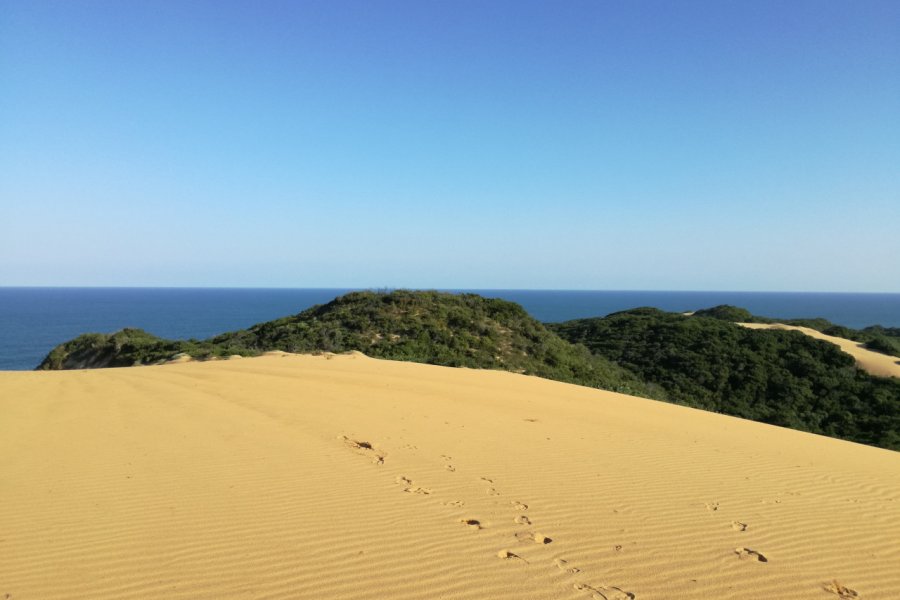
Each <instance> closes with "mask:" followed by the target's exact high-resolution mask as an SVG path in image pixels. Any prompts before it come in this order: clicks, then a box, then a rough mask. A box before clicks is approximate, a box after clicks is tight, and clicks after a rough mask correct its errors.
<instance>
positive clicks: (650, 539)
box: [0, 333, 900, 600]
mask: <svg viewBox="0 0 900 600" xmlns="http://www.w3.org/2000/svg"><path fill="white" fill-rule="evenodd" d="M793 335H801V334H797V333H795V334H793ZM0 414H2V415H3V418H2V419H0V473H2V474H3V485H2V486H0V523H2V524H3V531H2V543H3V544H4V548H5V549H6V550H8V551H7V552H5V553H4V556H3V560H2V568H0V572H2V577H0V598H10V599H11V600H17V599H20V598H22V599H28V598H33V599H41V600H143V599H147V598H166V599H170V600H189V599H190V600H205V599H210V600H212V599H217V600H218V599H222V598H267V599H271V600H289V599H296V598H323V599H329V600H351V599H352V600H382V599H384V598H391V599H392V600H421V599H422V598H447V599H450V598H452V599H454V600H485V599H488V598H490V599H492V600H495V599H496V600H523V599H526V600H591V599H592V598H595V599H598V600H601V599H605V600H672V599H682V598H684V599H692V598H722V599H725V598H727V599H730V600H751V599H752V600H757V599H759V598H810V599H812V600H816V599H820V600H841V599H843V600H850V599H853V598H857V599H862V600H875V599H888V598H900V571H898V569H897V562H898V558H900V548H898V544H897V540H898V539H900V519H898V517H897V509H898V502H900V453H897V452H891V451H887V450H882V449H879V448H872V447H870V446H863V445H860V444H852V443H848V442H845V441H841V440H836V439H831V438H826V437H822V436H816V435H810V434H808V433H803V432H799V431H793V430H790V429H784V428H781V427H772V426H770V425H765V424H761V423H754V422H752V421H747V420H743V419H735V418H732V417H728V416H724V415H720V414H715V413H712V412H707V411H700V410H694V409H690V408H686V407H683V406H678V405H674V404H670V403H664V402H655V401H652V400H646V399H642V398H635V397H633V396H626V395H623V394H617V393H613V392H607V391H602V390H596V389H591V388H587V387H583V386H576V385H568V384H563V383H558V382H555V381H549V380H546V379H540V378H537V377H525V376H523V375H517V374H514V373H507V372H502V371H496V370H484V369H481V370H476V369H453V368H446V367H438V366H432V365H423V364H415V363H411V362H399V361H386V360H377V359H372V358H367V357H365V356H363V355H360V354H348V355H322V356H310V355H293V354H287V355H281V356H277V355H273V356H264V357H260V358H247V359H243V360H228V361H225V360H220V361H207V362H196V361H195V362H189V363H185V364H173V365H166V366H150V367H142V368H134V369H96V370H88V371H80V372H74V371H69V372H65V371H63V372H2V373H0Z"/></svg>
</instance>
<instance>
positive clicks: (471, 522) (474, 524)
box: [459, 519, 482, 530]
mask: <svg viewBox="0 0 900 600" xmlns="http://www.w3.org/2000/svg"><path fill="white" fill-rule="evenodd" d="M459 522H460V523H462V524H463V525H465V526H466V527H468V528H469V529H475V530H478V529H481V527H482V526H481V521H479V520H478V519H460V520H459Z"/></svg>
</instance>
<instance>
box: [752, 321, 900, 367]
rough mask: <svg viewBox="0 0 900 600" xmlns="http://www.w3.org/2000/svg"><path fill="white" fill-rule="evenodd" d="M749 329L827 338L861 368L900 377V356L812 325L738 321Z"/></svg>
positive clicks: (821, 338) (820, 338) (827, 340)
mask: <svg viewBox="0 0 900 600" xmlns="http://www.w3.org/2000/svg"><path fill="white" fill-rule="evenodd" d="M738 325H740V326H741V327H746V328H748V329H782V330H786V331H799V332H801V333H805V334H806V335H808V336H810V337H814V338H816V339H819V340H825V341H826V342H831V343H832V344H834V345H836V346H839V347H840V349H841V350H842V351H844V352H846V353H847V354H849V355H850V356H852V357H853V358H854V359H855V360H856V364H857V365H859V368H860V369H862V370H864V371H866V372H868V373H870V374H872V375H876V376H878V377H900V358H897V357H896V356H890V355H887V354H882V353H881V352H875V351H874V350H869V349H868V348H866V347H865V345H864V344H861V343H860V342H856V341H853V340H848V339H846V338H842V337H837V336H833V335H826V334H824V333H822V332H821V331H816V330H815V329H812V328H810V327H798V326H796V325H785V324H783V323H738Z"/></svg>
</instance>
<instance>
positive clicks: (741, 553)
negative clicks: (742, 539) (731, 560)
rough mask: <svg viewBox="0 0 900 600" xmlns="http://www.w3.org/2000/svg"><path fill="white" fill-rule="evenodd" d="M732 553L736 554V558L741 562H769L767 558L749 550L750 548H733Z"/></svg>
mask: <svg viewBox="0 0 900 600" xmlns="http://www.w3.org/2000/svg"><path fill="white" fill-rule="evenodd" d="M734 553H735V554H737V555H738V558H740V559H741V560H744V559H749V560H755V561H758V562H769V559H768V558H766V557H765V556H763V555H762V554H760V553H759V552H757V551H756V550H751V549H750V548H735V549H734Z"/></svg>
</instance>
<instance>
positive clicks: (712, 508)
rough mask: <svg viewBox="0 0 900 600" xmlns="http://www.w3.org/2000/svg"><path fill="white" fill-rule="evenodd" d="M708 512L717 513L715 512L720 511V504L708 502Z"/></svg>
mask: <svg viewBox="0 0 900 600" xmlns="http://www.w3.org/2000/svg"><path fill="white" fill-rule="evenodd" d="M706 510H708V511H710V512H715V511H717V510H719V503H718V502H707V503H706Z"/></svg>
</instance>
